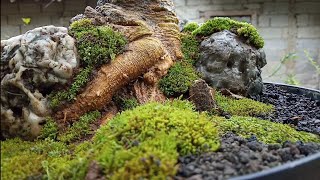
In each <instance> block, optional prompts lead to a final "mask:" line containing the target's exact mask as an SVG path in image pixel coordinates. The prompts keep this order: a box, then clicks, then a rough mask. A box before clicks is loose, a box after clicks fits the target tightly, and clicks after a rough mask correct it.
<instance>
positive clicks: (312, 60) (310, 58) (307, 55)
mask: <svg viewBox="0 0 320 180" xmlns="http://www.w3.org/2000/svg"><path fill="white" fill-rule="evenodd" d="M304 54H305V55H306V57H307V59H308V61H309V62H310V64H311V65H312V66H313V67H314V68H315V69H316V71H317V73H318V74H319V75H320V65H319V64H318V63H317V62H316V61H315V60H314V59H313V58H312V57H311V56H310V53H309V52H308V51H306V50H304Z"/></svg>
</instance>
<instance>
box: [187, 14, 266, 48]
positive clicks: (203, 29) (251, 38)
mask: <svg viewBox="0 0 320 180" xmlns="http://www.w3.org/2000/svg"><path fill="white" fill-rule="evenodd" d="M222 30H230V31H232V32H234V33H236V34H238V35H239V36H242V37H244V38H246V39H247V40H248V42H249V43H251V44H252V45H254V46H255V47H257V48H262V47H263V46H264V40H263V38H262V37H261V36H260V35H259V33H258V31H257V29H256V28H255V27H254V26H253V25H251V24H249V23H246V22H239V21H235V20H232V19H230V18H222V17H216V18H213V19H211V20H208V21H206V22H205V23H204V24H203V25H202V26H200V27H199V28H197V29H196V30H194V31H193V32H192V34H193V35H195V36H210V35H211V34H212V33H215V32H219V31H222Z"/></svg>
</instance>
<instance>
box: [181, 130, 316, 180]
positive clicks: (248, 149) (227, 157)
mask: <svg viewBox="0 0 320 180" xmlns="http://www.w3.org/2000/svg"><path fill="white" fill-rule="evenodd" d="M319 148H320V144H316V143H305V144H304V143H302V142H296V143H293V142H284V143H283V144H270V145H267V144H264V143H261V142H259V141H258V140H257V138H254V136H252V137H251V138H248V139H245V138H242V137H239V136H237V135H235V134H233V133H227V134H225V135H224V136H223V137H222V142H221V148H220V149H219V150H218V151H217V152H211V153H204V154H200V155H188V156H184V157H180V158H179V165H180V166H179V170H178V173H177V176H176V177H175V179H188V178H191V177H197V178H199V179H208V180H209V179H213V180H214V179H219V180H220V179H228V178H230V177H234V176H240V175H245V174H250V173H254V172H258V171H262V170H265V169H269V168H271V167H274V166H278V165H281V164H283V163H286V162H289V161H292V160H295V159H299V158H303V157H305V155H310V154H313V153H316V152H319V151H320V149H319Z"/></svg>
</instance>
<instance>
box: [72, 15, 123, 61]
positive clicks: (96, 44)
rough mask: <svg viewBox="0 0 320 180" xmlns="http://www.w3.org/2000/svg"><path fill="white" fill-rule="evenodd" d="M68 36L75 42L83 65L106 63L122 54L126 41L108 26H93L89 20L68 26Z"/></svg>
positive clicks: (82, 20)
mask: <svg viewBox="0 0 320 180" xmlns="http://www.w3.org/2000/svg"><path fill="white" fill-rule="evenodd" d="M70 34H71V35H72V36H74V37H75V38H76V40H77V48H78V52H79V55H80V57H81V60H82V62H83V63H84V64H85V65H90V66H99V65H102V64H105V63H108V62H109V61H110V60H112V59H114V58H115V57H116V55H118V54H120V53H122V52H123V49H124V47H125V45H126V44H127V40H126V39H125V38H124V36H123V35H122V34H120V33H119V32H116V31H114V30H113V29H112V28H111V27H108V26H93V25H92V22H91V20H89V19H81V20H79V21H75V22H73V23H72V24H71V25H70Z"/></svg>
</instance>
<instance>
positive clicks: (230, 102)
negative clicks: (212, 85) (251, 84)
mask: <svg viewBox="0 0 320 180" xmlns="http://www.w3.org/2000/svg"><path fill="white" fill-rule="evenodd" d="M215 100H216V102H217V104H218V106H219V107H220V108H222V110H224V111H226V112H228V113H230V114H231V115H238V116H256V115H266V114H270V113H272V112H273V111H274V107H273V106H272V105H270V104H264V103H261V102H258V101H254V100H252V99H248V98H243V99H239V100H237V99H233V98H230V97H226V96H223V95H221V94H220V93H219V92H216V94H215Z"/></svg>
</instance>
